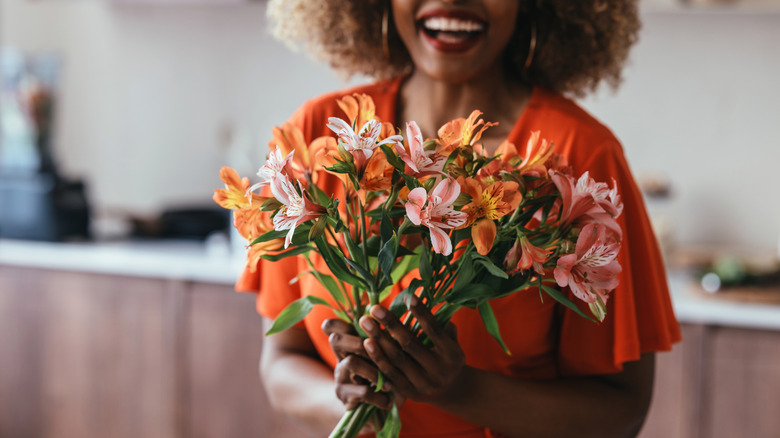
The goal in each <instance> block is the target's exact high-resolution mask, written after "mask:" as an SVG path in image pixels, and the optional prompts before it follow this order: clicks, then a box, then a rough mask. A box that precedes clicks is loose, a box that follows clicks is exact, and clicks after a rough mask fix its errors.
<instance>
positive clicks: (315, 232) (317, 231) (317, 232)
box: [309, 216, 328, 241]
mask: <svg viewBox="0 0 780 438" xmlns="http://www.w3.org/2000/svg"><path fill="white" fill-rule="evenodd" d="M327 226H328V220H327V219H326V218H325V216H321V217H320V218H319V219H317V221H316V222H314V225H312V227H311V229H310V230H309V241H312V240H314V239H316V238H318V237H320V236H322V235H323V234H325V227H327Z"/></svg>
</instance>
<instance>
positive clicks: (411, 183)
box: [401, 174, 422, 190]
mask: <svg viewBox="0 0 780 438" xmlns="http://www.w3.org/2000/svg"><path fill="white" fill-rule="evenodd" d="M401 176H403V177H404V182H406V187H409V190H413V189H416V188H417V187H422V185H420V181H417V178H415V177H413V176H409V175H406V174H404V175H401Z"/></svg>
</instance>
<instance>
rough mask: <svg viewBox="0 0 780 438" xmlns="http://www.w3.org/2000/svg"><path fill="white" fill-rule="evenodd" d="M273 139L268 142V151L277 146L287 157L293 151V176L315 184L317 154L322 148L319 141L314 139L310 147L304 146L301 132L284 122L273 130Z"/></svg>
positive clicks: (304, 142)
mask: <svg viewBox="0 0 780 438" xmlns="http://www.w3.org/2000/svg"><path fill="white" fill-rule="evenodd" d="M273 136H274V137H273V139H272V140H271V141H269V142H268V148H269V149H270V150H272V151H273V150H274V149H276V147H277V146H278V147H279V149H280V150H281V151H282V155H283V156H285V157H286V156H288V155H289V154H290V153H292V152H293V151H295V153H294V154H293V158H292V170H293V173H294V176H295V177H296V178H298V179H303V180H305V181H307V182H313V183H316V182H317V174H318V173H317V172H316V170H317V169H318V168H319V163H318V160H317V154H318V152H319V151H320V149H322V148H323V147H324V143H323V142H322V141H320V139H315V140H314V141H312V143H311V144H310V145H307V144H306V140H305V139H304V137H303V131H301V130H300V128H298V127H297V126H295V125H293V124H292V123H289V122H285V123H283V124H282V126H281V127H279V126H275V127H274V128H273Z"/></svg>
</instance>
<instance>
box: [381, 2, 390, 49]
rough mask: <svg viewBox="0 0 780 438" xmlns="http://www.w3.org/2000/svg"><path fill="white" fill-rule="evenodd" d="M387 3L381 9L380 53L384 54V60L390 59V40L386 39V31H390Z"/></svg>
mask: <svg viewBox="0 0 780 438" xmlns="http://www.w3.org/2000/svg"><path fill="white" fill-rule="evenodd" d="M389 9H390V8H389V7H388V6H387V3H385V7H384V9H383V10H382V53H383V54H384V55H385V59H386V60H388V61H389V60H390V42H389V40H388V36H387V34H388V32H389V31H390V29H389V28H390V11H389Z"/></svg>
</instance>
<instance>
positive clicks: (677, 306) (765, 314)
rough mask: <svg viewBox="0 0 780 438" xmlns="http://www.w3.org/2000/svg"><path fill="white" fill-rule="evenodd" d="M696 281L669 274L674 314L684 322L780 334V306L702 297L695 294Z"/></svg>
mask: <svg viewBox="0 0 780 438" xmlns="http://www.w3.org/2000/svg"><path fill="white" fill-rule="evenodd" d="M693 282H694V280H693V279H692V278H691V277H690V276H688V275H685V274H682V273H671V274H669V288H670V290H671V292H672V299H673V304H674V313H675V314H676V315H677V319H678V320H679V321H680V322H686V323H701V324H710V325H720V326H730V327H742V328H755V329H768V330H780V306H778V305H776V304H759V303H748V302H740V301H735V300H726V299H717V298H715V297H712V298H710V297H701V296H699V295H697V294H696V293H695V292H693V291H692V286H693V284H694V283H693Z"/></svg>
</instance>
